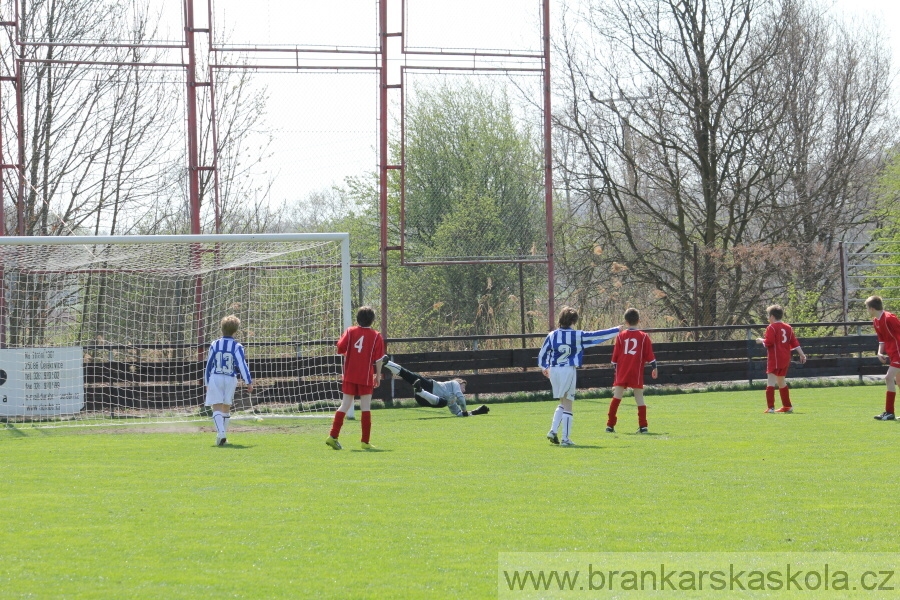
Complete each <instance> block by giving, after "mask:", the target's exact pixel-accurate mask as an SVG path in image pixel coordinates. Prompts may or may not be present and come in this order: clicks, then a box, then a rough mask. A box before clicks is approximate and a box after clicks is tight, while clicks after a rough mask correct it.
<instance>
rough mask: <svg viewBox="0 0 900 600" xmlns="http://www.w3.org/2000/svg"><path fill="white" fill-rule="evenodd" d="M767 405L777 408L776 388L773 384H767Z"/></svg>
mask: <svg viewBox="0 0 900 600" xmlns="http://www.w3.org/2000/svg"><path fill="white" fill-rule="evenodd" d="M766 406H768V407H769V408H775V388H774V387H773V386H771V385H768V386H766Z"/></svg>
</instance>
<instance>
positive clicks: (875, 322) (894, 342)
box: [872, 310, 900, 366]
mask: <svg viewBox="0 0 900 600" xmlns="http://www.w3.org/2000/svg"><path fill="white" fill-rule="evenodd" d="M872 326H873V327H875V334H876V335H877V336H878V341H879V342H881V343H882V344H884V350H883V351H884V353H885V354H887V355H888V356H890V357H891V364H892V365H895V366H896V365H900V319H898V318H897V316H896V315H894V314H892V313H889V312H888V311H886V310H885V311H882V313H881V316H880V317H878V318H877V319H872Z"/></svg>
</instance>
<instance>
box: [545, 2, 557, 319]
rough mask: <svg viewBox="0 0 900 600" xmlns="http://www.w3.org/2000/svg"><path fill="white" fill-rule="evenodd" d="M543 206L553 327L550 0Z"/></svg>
mask: <svg viewBox="0 0 900 600" xmlns="http://www.w3.org/2000/svg"><path fill="white" fill-rule="evenodd" d="M543 9H544V207H545V211H546V219H547V318H548V323H549V325H548V327H549V329H553V327H554V313H555V312H556V298H555V294H556V283H555V281H554V279H555V275H554V272H555V269H554V265H553V263H554V260H555V256H554V250H553V146H552V142H553V129H552V127H551V121H550V119H551V112H550V108H551V105H550V0H544V3H543Z"/></svg>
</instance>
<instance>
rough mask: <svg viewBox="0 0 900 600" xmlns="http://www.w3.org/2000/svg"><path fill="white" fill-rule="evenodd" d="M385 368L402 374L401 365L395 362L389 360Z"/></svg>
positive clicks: (396, 373) (395, 373)
mask: <svg viewBox="0 0 900 600" xmlns="http://www.w3.org/2000/svg"><path fill="white" fill-rule="evenodd" d="M384 368H385V369H387V370H388V371H390V372H391V373H393V374H394V375H399V374H400V365H398V364H397V363H395V362H391V361H387V362H386V363H384Z"/></svg>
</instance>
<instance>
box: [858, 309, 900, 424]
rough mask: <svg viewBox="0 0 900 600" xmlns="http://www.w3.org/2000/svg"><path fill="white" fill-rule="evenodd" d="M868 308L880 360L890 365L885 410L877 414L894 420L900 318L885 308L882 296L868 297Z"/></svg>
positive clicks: (899, 368)
mask: <svg viewBox="0 0 900 600" xmlns="http://www.w3.org/2000/svg"><path fill="white" fill-rule="evenodd" d="M866 308H867V309H869V316H870V317H872V326H873V327H875V334H876V335H877V336H878V360H880V361H881V364H883V365H888V371H887V375H886V376H885V378H884V382H885V383H886V384H887V392H886V394H885V398H884V412H883V413H881V414H880V415H875V418H876V419H878V420H879V421H893V420H894V419H895V418H896V417H895V416H894V399H895V398H896V397H897V384H898V383H900V319H898V318H897V317H896V316H895V315H893V314H891V313H889V312H888V311H886V310H884V301H883V300H882V299H881V297H880V296H870V297H869V298H867V299H866Z"/></svg>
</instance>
